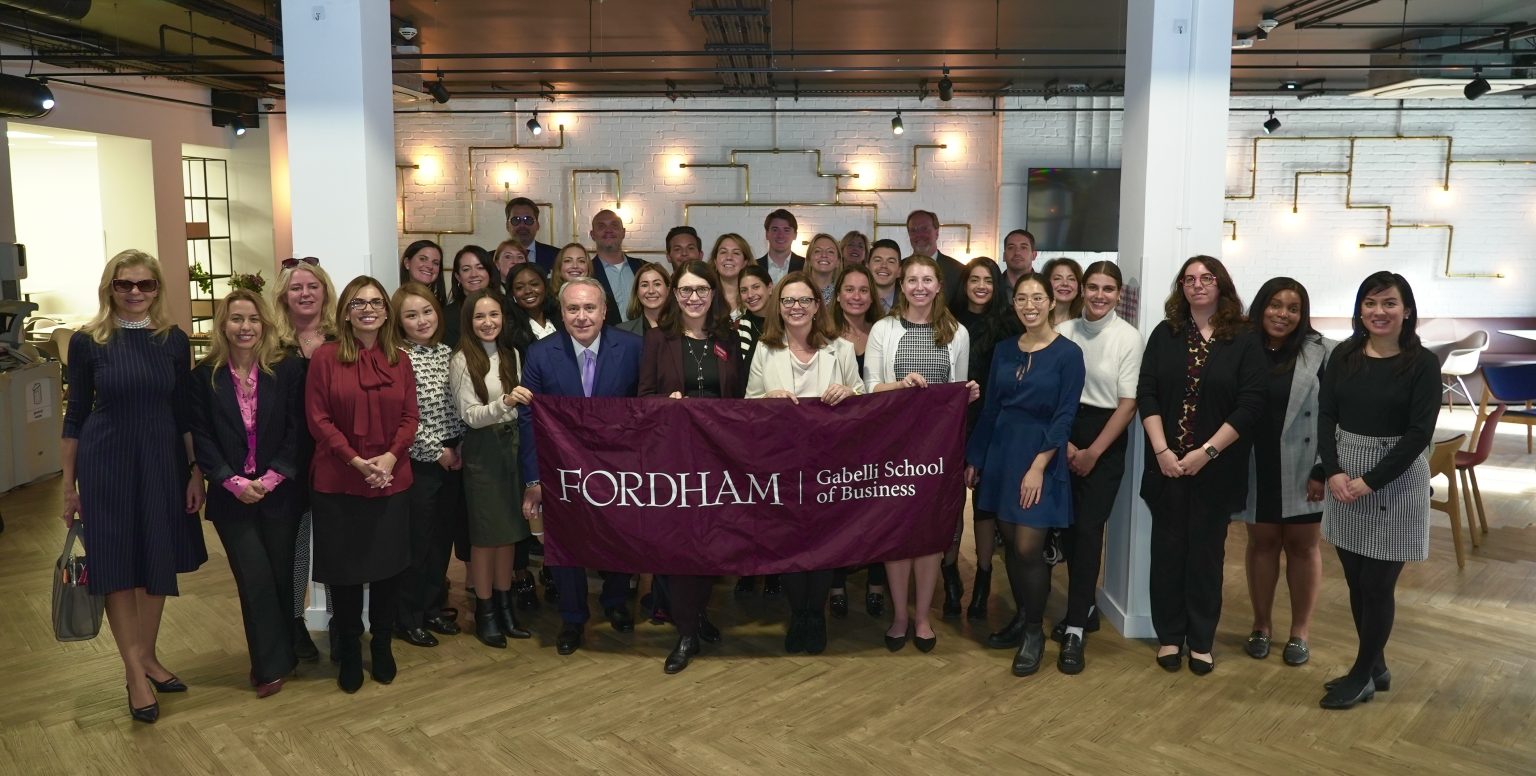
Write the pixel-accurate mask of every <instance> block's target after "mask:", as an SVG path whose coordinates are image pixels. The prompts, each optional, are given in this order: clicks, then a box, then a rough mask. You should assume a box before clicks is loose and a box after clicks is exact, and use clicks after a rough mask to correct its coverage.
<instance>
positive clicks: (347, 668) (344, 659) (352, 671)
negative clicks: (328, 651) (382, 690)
mask: <svg viewBox="0 0 1536 776" xmlns="http://www.w3.org/2000/svg"><path fill="white" fill-rule="evenodd" d="M331 634H332V635H331V642H332V643H333V644H334V645H335V651H334V652H333V653H332V654H333V655H334V656H335V657H336V663H337V664H338V665H340V666H341V670H340V672H339V673H337V674H336V686H337V687H340V688H341V689H342V692H347V693H354V692H357V690H358V688H359V687H362V686H363V648H362V645H361V644H359V643H358V641H357V640H358V638H359V634H356V633H342V632H340V631H338V630H336V629H335V628H332V629H331Z"/></svg>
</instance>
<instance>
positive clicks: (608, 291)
mask: <svg viewBox="0 0 1536 776" xmlns="http://www.w3.org/2000/svg"><path fill="white" fill-rule="evenodd" d="M624 260H625V261H627V262H629V271H630V272H633V273H635V275H636V276H637V277H638V276H639V275H640V270H641V269H644V268H645V262H644V261H643V260H641V259H637V258H635V257H633V256H629V255H625V256H624ZM592 279H593V280H596V281H597V282H599V283H601V284H602V285H603V293H604V294H605V295H606V296H607V297H608V315H607V317H605V318H603V325H604V326H617V325H619V323H620V322H622V321H623V320H624V312H625V311H623V310H620V309H619V301H618V300H617V299H615V298H614V296H613V287H612V286H609V285H608V270H606V269H604V268H603V260H602V259H599V258H598V257H597V256H596V255H593V256H592Z"/></svg>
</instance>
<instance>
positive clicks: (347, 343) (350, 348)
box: [336, 275, 400, 366]
mask: <svg viewBox="0 0 1536 776" xmlns="http://www.w3.org/2000/svg"><path fill="white" fill-rule="evenodd" d="M365 288H376V289H378V290H379V296H381V297H384V284H383V283H380V282H379V281H377V280H374V279H373V278H371V277H369V276H367V275H358V276H357V277H355V278H352V282H351V283H348V284H347V287H346V288H343V289H342V290H341V296H340V297H339V298H337V300H336V321H337V322H336V360H337V361H339V362H341V363H343V364H352V363H356V362H357V352H358V347H357V335H356V334H355V333H353V331H352V318H351V317H350V316H348V315H347V304H348V303H349V302H351V301H352V299H353V298H354V297H356V296H357V295H358V293H359V292H361V291H362V290H363V289H365ZM384 299H385V303H384V311H383V314H384V317H385V318H388V317H389V314H390V311H389V298H388V297H384ZM378 345H379V350H380V351H382V352H383V353H384V358H385V360H387V361H389V365H390V366H394V365H395V364H398V363H400V335H399V333H398V332H396V331H395V327H394V326H391V325H390V322H389V321H388V320H385V321H384V325H383V326H382V327H380V328H379V340H378Z"/></svg>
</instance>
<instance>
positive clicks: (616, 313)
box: [571, 254, 645, 360]
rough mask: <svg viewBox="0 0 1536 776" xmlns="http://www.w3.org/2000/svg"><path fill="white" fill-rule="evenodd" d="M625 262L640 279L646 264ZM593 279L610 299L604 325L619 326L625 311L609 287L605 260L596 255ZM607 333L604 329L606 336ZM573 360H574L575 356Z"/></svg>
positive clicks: (640, 261) (628, 259) (636, 261)
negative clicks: (604, 266) (604, 264)
mask: <svg viewBox="0 0 1536 776" xmlns="http://www.w3.org/2000/svg"><path fill="white" fill-rule="evenodd" d="M624 260H625V261H628V262H629V271H630V272H633V273H635V276H636V277H639V275H640V270H642V269H645V262H644V261H643V260H641V259H637V258H635V257H633V256H628V255H626V256H625V257H624ZM592 279H593V280H596V281H597V282H599V283H601V284H602V286H603V293H604V294H605V295H606V296H607V297H608V317H607V318H604V319H603V325H604V326H618V325H619V324H620V323H621V322H623V320H624V311H623V310H620V309H619V302H618V300H617V299H615V298H614V297H613V288H612V287H611V286H609V285H608V270H606V269H603V260H602V259H599V258H598V257H597V255H596V254H593V255H592ZM607 331H608V330H607V329H604V330H603V332H604V334H606V333H607ZM571 358H572V359H573V360H574V359H575V356H572V357H571Z"/></svg>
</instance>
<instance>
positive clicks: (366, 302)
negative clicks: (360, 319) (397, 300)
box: [347, 299, 389, 310]
mask: <svg viewBox="0 0 1536 776" xmlns="http://www.w3.org/2000/svg"><path fill="white" fill-rule="evenodd" d="M388 306H389V301H388V300H385V299H353V300H351V301H349V302H347V309H348V310H362V309H364V308H368V307H372V308H373V309H375V310H383V309H384V308H386V307H388Z"/></svg>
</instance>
